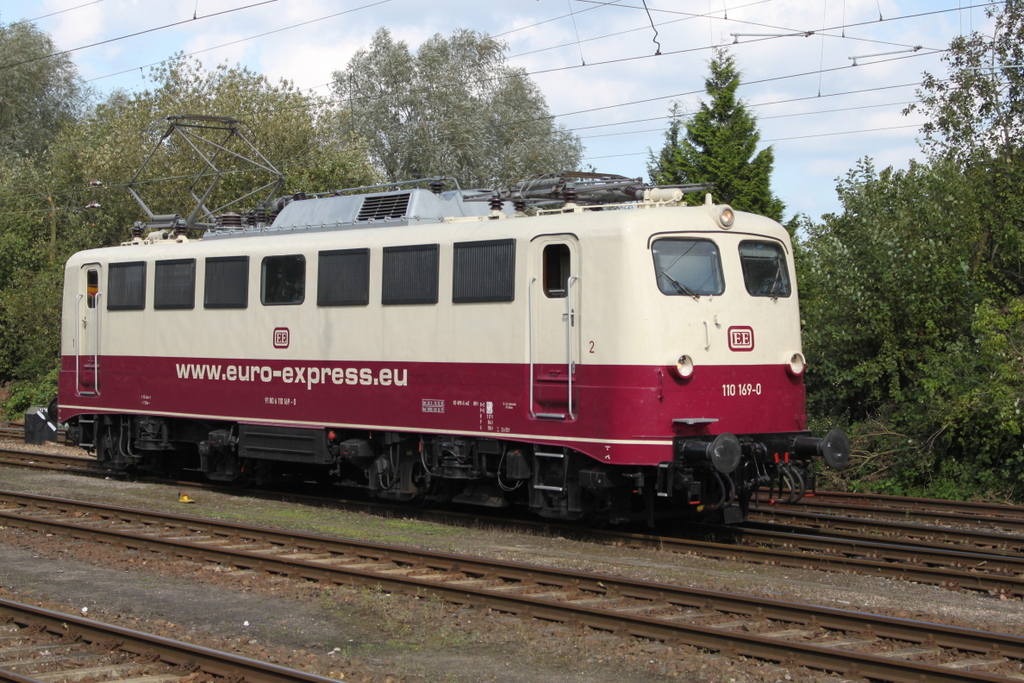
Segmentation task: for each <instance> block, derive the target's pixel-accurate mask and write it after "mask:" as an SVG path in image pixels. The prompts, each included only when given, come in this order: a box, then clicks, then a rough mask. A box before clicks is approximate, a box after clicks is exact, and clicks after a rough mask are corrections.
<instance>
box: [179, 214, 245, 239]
mask: <svg viewBox="0 0 1024 683" xmlns="http://www.w3.org/2000/svg"><path fill="white" fill-rule="evenodd" d="M239 218H241V216H239ZM182 235H188V226H187V225H185V224H184V223H179V224H178V225H176V226H174V236H175V237H181V236H182Z"/></svg>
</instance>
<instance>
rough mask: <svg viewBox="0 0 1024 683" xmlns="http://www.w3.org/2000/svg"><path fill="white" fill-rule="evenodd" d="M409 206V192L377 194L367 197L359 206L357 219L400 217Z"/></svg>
mask: <svg viewBox="0 0 1024 683" xmlns="http://www.w3.org/2000/svg"><path fill="white" fill-rule="evenodd" d="M408 208H409V193H408V192H401V193H396V194H379V195H375V196H372V197H367V198H365V199H364V200H363V205H362V206H361V207H360V208H359V215H358V216H357V217H356V220H357V221H366V220H371V219H374V220H381V219H384V218H401V217H402V216H404V215H405V212H406V210H407V209H408Z"/></svg>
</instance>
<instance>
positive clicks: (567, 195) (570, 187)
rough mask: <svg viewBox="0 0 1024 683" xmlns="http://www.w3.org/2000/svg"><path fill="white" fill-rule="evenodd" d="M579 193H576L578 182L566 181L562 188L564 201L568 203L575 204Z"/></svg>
mask: <svg viewBox="0 0 1024 683" xmlns="http://www.w3.org/2000/svg"><path fill="white" fill-rule="evenodd" d="M578 197H579V195H578V194H577V193H576V183H566V184H565V188H563V189H562V201H564V202H565V203H566V204H575V203H576V199H577V198H578Z"/></svg>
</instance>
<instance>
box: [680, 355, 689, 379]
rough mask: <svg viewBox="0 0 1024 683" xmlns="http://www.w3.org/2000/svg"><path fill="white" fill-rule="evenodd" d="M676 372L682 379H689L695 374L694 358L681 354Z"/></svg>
mask: <svg viewBox="0 0 1024 683" xmlns="http://www.w3.org/2000/svg"><path fill="white" fill-rule="evenodd" d="M676 374H677V375H679V377H680V378H681V379H688V378H689V377H690V376H691V375H692V374H693V359H692V358H690V357H689V356H686V355H683V356H679V360H677V361H676Z"/></svg>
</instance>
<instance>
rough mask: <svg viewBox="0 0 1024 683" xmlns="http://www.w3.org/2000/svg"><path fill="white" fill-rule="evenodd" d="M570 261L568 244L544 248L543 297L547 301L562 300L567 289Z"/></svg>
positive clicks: (570, 268)
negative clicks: (547, 299)
mask: <svg viewBox="0 0 1024 683" xmlns="http://www.w3.org/2000/svg"><path fill="white" fill-rule="evenodd" d="M571 272H572V261H571V256H570V252H569V245H568V244H549V245H547V246H546V247H544V295H545V296H546V297H548V298H549V299H564V298H565V297H566V292H567V290H568V289H569V274H570V273H571Z"/></svg>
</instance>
